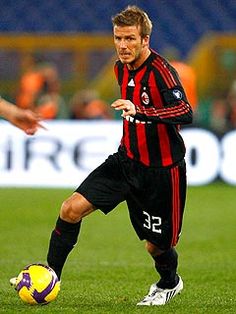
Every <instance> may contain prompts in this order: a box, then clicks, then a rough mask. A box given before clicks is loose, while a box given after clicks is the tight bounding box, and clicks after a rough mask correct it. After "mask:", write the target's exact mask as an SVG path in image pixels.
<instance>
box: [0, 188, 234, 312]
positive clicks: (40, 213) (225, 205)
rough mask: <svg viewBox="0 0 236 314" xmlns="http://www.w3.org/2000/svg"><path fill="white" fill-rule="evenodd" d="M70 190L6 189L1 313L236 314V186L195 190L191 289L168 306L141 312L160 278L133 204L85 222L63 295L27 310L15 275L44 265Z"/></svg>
mask: <svg viewBox="0 0 236 314" xmlns="http://www.w3.org/2000/svg"><path fill="white" fill-rule="evenodd" d="M70 193H71V190H61V189H60V190H54V189H48V190H46V189H3V188H2V189H1V190H0V204H1V211H0V230H1V236H0V254H1V258H0V266H1V267H0V278H1V280H0V312H1V313H21V312H24V313H65V314H67V313H89V314H93V313H97V314H105V313H111V314H113V313H127V314H132V313H140V314H141V313H175V314H195V313H202V314H207V313H209V314H214V313H222V314H223V313H230V314H233V313H236V293H235V290H236V289H235V288H236V245H235V240H236V227H235V225H236V188H235V187H232V186H227V185H224V184H219V183H218V184H212V185H209V186H204V187H191V188H189V192H188V200H187V206H186V213H185V219H184V225H183V232H182V237H181V240H180V242H179V245H178V252H179V265H180V266H179V272H180V274H181V276H182V278H183V280H184V284H185V287H184V291H183V293H182V294H181V295H180V296H178V297H176V298H175V299H174V300H173V301H172V302H171V303H169V304H167V305H166V306H164V307H158V308H157V307H142V308H138V307H136V303H137V302H138V301H139V300H140V299H141V298H142V297H143V296H144V295H145V294H146V292H147V290H148V288H149V286H150V284H151V283H153V282H154V281H156V280H157V276H156V273H155V271H154V268H153V264H152V260H151V259H150V257H149V256H148V255H147V253H146V251H145V250H144V243H143V242H140V241H139V240H138V239H137V237H136V235H135V233H134V231H133V229H132V228H131V225H130V222H129V219H128V215H127V211H126V207H125V205H124V204H121V205H120V206H119V207H118V208H117V209H116V210H115V211H113V212H112V213H111V214H110V215H108V216H104V215H103V214H102V213H101V212H99V211H98V212H95V213H94V214H92V215H90V216H89V217H88V218H86V219H85V220H84V221H83V226H82V231H81V235H80V241H79V244H78V245H77V246H76V248H75V249H74V251H73V252H72V253H71V255H70V257H69V259H68V262H67V264H66V266H65V268H64V272H63V276H62V286H61V292H60V294H59V297H58V298H57V300H56V301H55V302H52V303H51V304H49V305H47V306H28V305H25V304H24V303H23V302H22V301H21V300H20V299H19V298H18V296H17V294H16V292H15V291H14V290H13V289H12V288H11V287H10V286H9V278H10V277H12V276H14V275H16V274H18V273H19V271H20V270H21V268H22V267H24V266H25V265H27V264H29V263H32V262H43V263H45V257H46V252H47V247H48V239H49V235H50V233H51V230H52V228H53V227H54V222H55V220H56V217H57V214H58V209H59V207H60V204H61V202H62V200H63V199H64V198H65V197H67V196H68V195H69V194H70Z"/></svg>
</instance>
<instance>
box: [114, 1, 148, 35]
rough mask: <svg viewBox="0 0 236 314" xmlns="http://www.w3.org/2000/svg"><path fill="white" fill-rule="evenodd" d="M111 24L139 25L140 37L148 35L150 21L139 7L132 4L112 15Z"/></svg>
mask: <svg viewBox="0 0 236 314" xmlns="http://www.w3.org/2000/svg"><path fill="white" fill-rule="evenodd" d="M112 24H113V26H133V25H136V26H140V35H141V37H145V36H147V35H148V36H150V35H151V32H152V22H151V20H150V19H149V17H148V15H147V13H146V12H144V11H143V10H142V9H140V8H139V7H137V6H135V5H132V6H130V5H129V6H128V7H127V8H126V9H124V10H123V11H121V12H120V13H118V14H116V15H115V16H113V17H112Z"/></svg>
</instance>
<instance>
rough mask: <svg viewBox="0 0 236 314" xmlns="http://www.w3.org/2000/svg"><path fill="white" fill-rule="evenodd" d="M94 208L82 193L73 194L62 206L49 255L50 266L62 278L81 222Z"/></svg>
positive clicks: (50, 243) (50, 244)
mask: <svg viewBox="0 0 236 314" xmlns="http://www.w3.org/2000/svg"><path fill="white" fill-rule="evenodd" d="M94 209H95V208H94V206H93V205H92V204H91V203H90V202H89V201H87V200H86V198H84V197H83V195H81V194H80V193H73V194H72V195H71V196H70V197H69V198H68V199H67V200H65V201H64V202H63V204H62V206H61V210H60V216H59V217H58V219H57V222H56V226H55V229H54V230H53V231H52V233H51V238H50V242H49V249H48V255H47V261H48V265H49V266H50V267H51V268H53V269H54V270H55V272H56V274H57V276H58V278H60V277H61V272H62V268H63V266H64V264H65V261H66V259H67V257H68V255H69V253H70V252H71V250H72V249H73V247H74V245H75V244H76V242H77V239H78V235H79V232H80V225H81V220H82V218H83V217H85V216H87V215H88V214H89V213H91V212H92V211H93V210H94Z"/></svg>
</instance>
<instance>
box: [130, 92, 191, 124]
mask: <svg viewBox="0 0 236 314" xmlns="http://www.w3.org/2000/svg"><path fill="white" fill-rule="evenodd" d="M182 92H183V90H182V89H180V88H178V89H173V90H168V91H166V94H165V95H163V98H164V97H165V98H164V101H165V105H164V106H163V107H162V108H156V107H150V108H146V107H142V106H139V107H137V108H136V115H135V118H136V119H138V120H144V121H156V122H161V123H167V124H189V123H192V108H191V106H190V104H189V103H188V102H187V101H186V100H185V99H184V98H182V97H183V96H182V95H183V94H182ZM175 93H177V95H180V96H176V95H175ZM176 97H181V98H180V99H176Z"/></svg>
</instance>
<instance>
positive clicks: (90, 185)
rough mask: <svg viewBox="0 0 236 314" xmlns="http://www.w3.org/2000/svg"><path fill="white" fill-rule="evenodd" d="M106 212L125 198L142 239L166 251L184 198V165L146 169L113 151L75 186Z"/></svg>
mask: <svg viewBox="0 0 236 314" xmlns="http://www.w3.org/2000/svg"><path fill="white" fill-rule="evenodd" d="M75 192H79V193H81V194H82V195H83V196H84V197H85V198H86V199H87V200H88V201H89V202H91V203H92V204H93V205H94V206H95V207H96V208H98V209H100V210H101V211H102V212H104V213H105V214H107V213H109V212H110V211H111V210H112V209H114V208H115V207H116V206H117V205H118V204H119V203H121V202H123V201H126V202H127V205H128V209H129V214H130V219H131V222H132V225H133V227H134V229H135V231H136V233H137V235H138V236H139V238H140V239H141V240H143V239H146V240H148V241H149V242H151V243H153V244H155V245H157V246H158V247H159V248H160V249H163V250H166V249H168V248H170V247H173V246H175V245H176V244H177V242H178V238H179V235H180V232H181V227H182V219H183V212H184V206H185V198H186V166H185V161H184V160H182V161H181V162H179V163H178V164H176V165H174V166H173V167H168V168H161V169H160V168H149V167H146V166H143V165H141V164H139V163H137V162H135V161H132V160H130V159H127V158H125V157H123V156H122V155H120V154H119V153H115V154H113V155H110V156H109V157H108V159H107V160H106V161H105V162H104V163H103V164H101V165H100V166H99V167H98V168H96V169H95V170H94V171H93V172H92V173H91V174H90V175H89V176H88V177H87V178H86V179H85V180H84V181H83V182H82V184H81V185H80V186H79V187H78V188H77V189H76V191H75Z"/></svg>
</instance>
